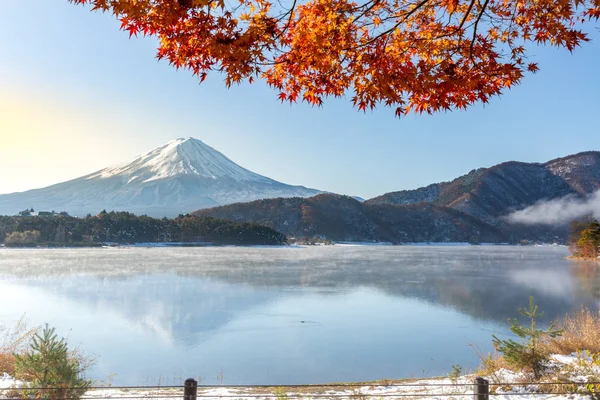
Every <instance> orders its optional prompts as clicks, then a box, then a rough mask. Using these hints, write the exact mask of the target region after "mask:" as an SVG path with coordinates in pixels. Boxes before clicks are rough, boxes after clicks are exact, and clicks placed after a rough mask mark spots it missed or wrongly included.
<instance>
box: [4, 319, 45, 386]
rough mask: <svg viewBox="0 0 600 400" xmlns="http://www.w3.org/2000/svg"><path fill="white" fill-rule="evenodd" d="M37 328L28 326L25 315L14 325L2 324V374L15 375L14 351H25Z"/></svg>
mask: <svg viewBox="0 0 600 400" xmlns="http://www.w3.org/2000/svg"><path fill="white" fill-rule="evenodd" d="M36 331H37V329H30V328H28V327H27V323H26V321H25V317H24V316H23V317H21V318H20V319H19V321H17V323H16V324H15V326H14V327H12V328H8V327H5V326H0V375H2V374H3V373H7V374H9V375H10V376H14V375H15V363H16V361H17V360H16V358H15V356H14V353H23V352H25V350H26V348H27V345H28V343H29V341H30V340H31V338H32V337H33V335H34V334H35V332H36Z"/></svg>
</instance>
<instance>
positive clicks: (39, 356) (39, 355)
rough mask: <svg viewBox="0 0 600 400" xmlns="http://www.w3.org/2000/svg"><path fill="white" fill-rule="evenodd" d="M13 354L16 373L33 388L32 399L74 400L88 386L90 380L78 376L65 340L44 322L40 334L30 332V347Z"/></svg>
mask: <svg viewBox="0 0 600 400" xmlns="http://www.w3.org/2000/svg"><path fill="white" fill-rule="evenodd" d="M15 357H16V359H17V362H16V366H15V368H16V371H17V374H18V375H19V376H23V377H26V378H27V379H28V380H29V381H30V382H31V385H32V386H33V387H35V388H36V390H35V393H34V394H35V396H36V398H41V399H48V400H78V399H79V398H80V397H81V396H82V395H83V394H84V393H85V392H86V391H87V389H88V388H89V386H90V383H91V382H90V381H89V380H86V379H84V378H83V377H82V374H83V368H82V366H81V364H80V362H79V361H78V360H77V359H75V358H73V357H70V355H69V351H68V347H67V342H66V341H65V339H62V338H61V339H58V337H57V336H56V333H55V330H54V328H50V327H48V324H46V326H45V327H44V329H43V331H42V333H41V334H40V333H39V332H38V333H36V334H35V335H34V337H33V339H32V342H31V348H30V350H29V351H28V352H27V353H26V354H25V355H18V354H15Z"/></svg>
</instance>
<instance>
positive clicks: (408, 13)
mask: <svg viewBox="0 0 600 400" xmlns="http://www.w3.org/2000/svg"><path fill="white" fill-rule="evenodd" d="M430 1H431V0H422V1H421V2H420V3H419V4H417V5H416V6H415V7H414V8H413V9H412V10H410V11H409V12H407V13H406V15H404V18H403V19H402V20H400V21H398V22H397V23H396V24H394V26H392V27H391V28H389V29H387V30H385V31H383V32H381V33H379V34H378V35H376V36H374V37H372V38H371V39H369V40H367V41H366V42H365V43H361V44H359V45H358V46H354V47H348V48H345V49H343V50H344V51H347V50H355V49H359V48H361V47H365V46H368V45H370V44H371V43H374V42H375V41H377V40H378V39H379V38H381V37H383V36H385V35H387V34H389V33H392V32H393V31H394V30H395V29H396V28H397V27H399V26H400V25H402V23H403V22H405V21H406V20H407V19H408V18H409V17H410V16H411V15H413V14H414V13H415V12H417V11H418V10H419V9H420V8H421V7H423V6H424V5H425V4H427V3H429V2H430Z"/></svg>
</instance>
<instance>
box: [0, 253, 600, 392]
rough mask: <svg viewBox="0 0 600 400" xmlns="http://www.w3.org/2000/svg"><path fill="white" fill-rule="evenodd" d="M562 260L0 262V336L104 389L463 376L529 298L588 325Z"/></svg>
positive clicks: (588, 275) (170, 256) (151, 257)
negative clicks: (24, 333)
mask: <svg viewBox="0 0 600 400" xmlns="http://www.w3.org/2000/svg"><path fill="white" fill-rule="evenodd" d="M567 254H568V249H567V248H565V247H561V246H544V247H533V246H317V247H284V248H275V247H273V248H269V247H263V248H260V247H255V248H244V247H225V248H223V247H219V248H218V247H213V248H211V247H208V248H110V249H109V248H101V249H71V250H69V249H64V250H42V249H34V250H9V249H2V250H0V293H2V306H0V322H1V323H5V324H6V325H10V324H11V323H13V322H15V321H16V320H18V319H19V318H20V317H21V316H22V315H23V314H26V317H27V319H28V321H29V323H30V325H40V324H43V323H44V322H48V323H49V324H51V325H53V326H56V327H57V330H58V332H59V334H60V335H63V336H67V337H68V340H69V343H70V344H72V345H78V346H79V347H80V348H81V349H82V350H83V351H84V352H85V353H86V354H88V355H92V356H96V357H97V362H96V364H95V365H94V367H93V368H92V369H91V371H90V373H89V375H90V376H91V377H92V378H93V379H98V380H104V381H110V382H112V383H116V384H126V385H139V384H158V383H161V384H164V385H168V384H180V383H181V382H182V381H183V380H185V378H188V377H196V378H201V379H202V383H206V384H216V383H225V384H293V383H322V382H336V381H363V380H373V379H381V378H401V377H413V376H414V377H419V376H436V375H443V374H447V373H448V372H449V371H450V370H451V369H452V365H454V364H460V365H462V366H463V367H465V368H467V369H469V368H474V367H476V366H477V364H478V362H479V358H478V355H477V352H478V351H484V352H486V351H490V350H491V335H492V334H494V333H495V334H497V335H500V336H506V335H509V331H508V324H507V322H506V320H507V318H509V317H514V316H517V309H518V308H519V307H523V306H526V305H527V302H528V298H529V296H531V295H533V296H534V297H535V300H536V303H538V304H539V305H540V308H541V309H542V310H543V311H545V314H544V317H543V319H542V320H543V323H548V322H549V321H551V320H554V319H557V318H560V317H562V316H563V315H564V314H565V313H567V312H570V311H574V310H577V309H579V308H581V307H582V306H585V307H590V308H592V309H597V308H598V305H599V302H600V274H599V273H598V270H597V269H594V268H592V267H591V266H590V264H586V263H582V262H573V261H568V260H565V259H564V257H565V256H566V255H567Z"/></svg>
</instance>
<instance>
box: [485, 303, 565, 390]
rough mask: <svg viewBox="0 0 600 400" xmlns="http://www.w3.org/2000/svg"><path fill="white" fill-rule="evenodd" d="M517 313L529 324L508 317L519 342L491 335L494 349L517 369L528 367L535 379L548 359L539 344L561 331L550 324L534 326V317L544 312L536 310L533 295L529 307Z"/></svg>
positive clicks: (540, 373) (556, 335)
mask: <svg viewBox="0 0 600 400" xmlns="http://www.w3.org/2000/svg"><path fill="white" fill-rule="evenodd" d="M519 313H520V314H521V315H523V316H525V317H527V318H529V326H527V325H521V324H520V323H519V321H518V320H517V319H516V318H515V319H512V320H511V319H509V320H508V322H509V323H510V325H511V326H510V330H511V331H512V332H513V333H514V334H515V335H517V336H518V337H519V338H521V343H518V342H515V341H514V340H512V339H507V340H500V339H498V338H497V337H496V336H495V335H493V336H492V337H493V343H494V347H495V348H496V350H497V351H498V352H499V353H501V354H502V356H503V357H504V359H505V360H506V362H507V363H508V364H509V365H511V366H513V367H516V368H518V369H528V370H531V371H532V372H533V375H534V377H535V379H539V378H540V377H541V375H542V373H543V370H544V364H545V363H546V362H547V361H548V357H549V353H548V352H547V351H546V350H545V349H544V348H543V346H541V345H540V341H541V340H542V339H544V338H556V337H558V336H560V335H561V334H562V331H561V330H559V329H556V328H555V326H554V324H550V326H549V327H548V329H546V330H542V329H537V327H536V318H539V317H541V316H542V315H543V314H544V313H543V312H539V311H538V306H537V305H536V304H534V302H533V297H530V298H529V308H528V309H519Z"/></svg>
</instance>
